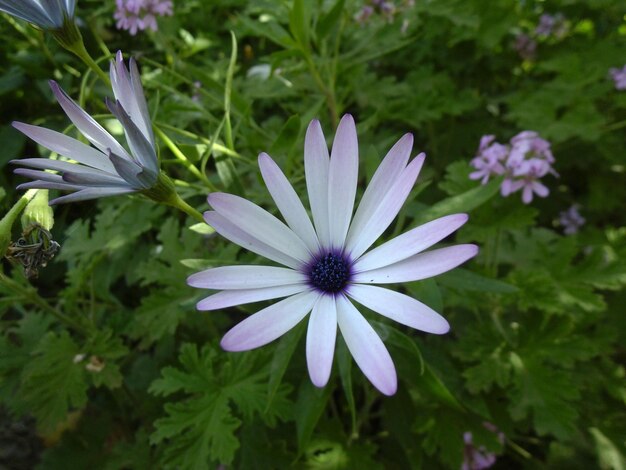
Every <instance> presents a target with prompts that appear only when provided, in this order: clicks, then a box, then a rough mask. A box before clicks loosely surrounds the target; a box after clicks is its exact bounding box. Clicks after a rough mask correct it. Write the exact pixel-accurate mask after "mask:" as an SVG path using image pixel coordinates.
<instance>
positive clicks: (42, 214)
mask: <svg viewBox="0 0 626 470" xmlns="http://www.w3.org/2000/svg"><path fill="white" fill-rule="evenodd" d="M32 225H40V226H41V227H43V228H44V229H46V230H50V229H52V226H53V225H54V212H53V210H52V207H50V206H49V205H48V190H47V189H40V190H39V191H37V194H36V195H35V197H34V198H33V199H32V200H31V201H30V202H29V203H28V205H27V206H26V209H24V212H23V213H22V229H23V230H26V229H28V228H29V227H30V226H32Z"/></svg>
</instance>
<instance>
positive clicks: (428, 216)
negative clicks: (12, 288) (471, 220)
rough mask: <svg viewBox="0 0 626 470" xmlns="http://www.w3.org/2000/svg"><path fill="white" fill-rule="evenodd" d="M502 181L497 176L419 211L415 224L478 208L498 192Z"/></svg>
mask: <svg viewBox="0 0 626 470" xmlns="http://www.w3.org/2000/svg"><path fill="white" fill-rule="evenodd" d="M501 181H502V179H501V178H496V179H493V180H491V181H490V182H489V183H487V184H484V185H480V186H478V187H476V188H473V189H470V190H469V191H466V192H464V193H462V194H459V195H457V196H452V197H449V198H447V199H444V200H443V201H440V202H438V203H436V204H435V205H433V206H431V207H430V208H427V209H424V210H423V211H422V212H421V213H419V214H418V215H417V216H416V218H415V221H414V224H417V225H419V224H421V223H424V222H428V221H430V220H434V219H437V218H439V217H443V216H444V215H448V214H456V213H459V212H469V211H471V210H473V209H476V208H477V207H479V206H481V205H482V204H484V203H486V202H487V201H489V200H490V199H491V198H492V197H493V196H495V195H496V194H497V193H498V191H499V189H500V183H501Z"/></svg>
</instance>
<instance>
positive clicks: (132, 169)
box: [12, 52, 159, 204]
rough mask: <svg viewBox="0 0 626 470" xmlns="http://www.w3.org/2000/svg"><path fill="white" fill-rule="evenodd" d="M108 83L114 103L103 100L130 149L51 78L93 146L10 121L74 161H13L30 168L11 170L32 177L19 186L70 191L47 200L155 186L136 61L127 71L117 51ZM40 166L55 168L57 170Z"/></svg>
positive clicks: (154, 159)
mask: <svg viewBox="0 0 626 470" xmlns="http://www.w3.org/2000/svg"><path fill="white" fill-rule="evenodd" d="M111 84H112V87H113V93H114V95H115V101H113V100H107V106H108V107H109V109H110V111H111V112H112V113H113V114H114V115H115V117H116V118H117V119H118V120H119V122H120V123H121V125H122V127H123V128H124V132H125V134H126V140H127V142H128V146H129V148H130V152H127V151H126V149H125V148H124V147H123V146H122V145H120V144H119V143H118V142H117V140H115V139H114V138H113V136H111V134H109V133H108V132H107V131H106V130H105V129H104V128H103V127H102V126H100V124H98V123H97V122H96V121H95V120H94V119H93V118H92V117H91V116H89V114H87V113H86V112H85V111H84V110H83V109H82V108H81V107H80V106H78V104H76V102H75V101H73V100H72V99H71V98H70V97H69V96H68V95H67V94H66V93H65V92H64V91H63V90H62V89H61V87H59V85H58V84H57V83H56V82H54V81H51V82H50V87H51V88H52V92H53V93H54V96H55V97H56V99H57V101H58V102H59V104H60V105H61V107H62V108H63V110H64V111H65V113H66V114H67V116H68V117H69V118H70V120H71V121H72V122H73V123H74V125H75V126H76V128H77V129H78V130H79V131H80V132H81V133H82V134H83V136H85V138H86V139H87V140H88V141H89V142H91V144H92V145H93V147H91V146H89V145H86V144H84V143H82V142H80V141H78V140H76V139H73V138H71V137H69V136H66V135H64V134H61V133H59V132H56V131H53V130H50V129H46V128H43V127H38V126H32V125H30V124H24V123H21V122H14V123H13V126H14V127H15V128H16V129H18V130H19V131H20V132H22V133H24V134H26V135H27V136H28V137H30V138H31V139H33V140H34V141H35V142H37V143H38V144H40V145H42V146H43V147H46V148H47V149H49V150H51V151H52V152H56V153H58V154H59V155H61V156H63V157H66V158H68V159H71V160H73V162H72V161H67V160H53V159H49V158H24V159H21V160H13V162H12V163H15V164H17V165H22V166H25V167H28V168H34V169H26V168H18V169H16V170H15V173H17V174H19V175H22V176H26V177H28V178H31V179H33V181H31V182H28V183H24V184H21V185H20V186H18V189H27V188H40V189H62V190H69V191H73V193H72V194H69V195H66V196H62V197H59V198H56V199H54V200H52V201H50V204H55V203H61V202H73V201H84V200H87V199H93V198H98V197H104V196H113V195H117V194H127V193H133V192H138V191H146V190H149V189H150V188H152V187H154V186H155V184H156V183H157V179H158V178H159V164H158V161H157V155H156V150H155V144H154V137H153V134H152V126H151V123H150V117H149V114H148V107H147V105H146V100H145V97H144V94H143V88H142V86H141V81H140V77H139V72H138V71H137V65H136V64H135V61H134V60H133V59H131V60H130V70H129V69H127V68H126V66H125V65H124V61H123V58H122V53H121V52H118V53H117V58H116V60H115V61H112V62H111ZM94 147H95V148H94ZM42 170H54V171H58V172H60V174H55V173H50V172H48V171H42Z"/></svg>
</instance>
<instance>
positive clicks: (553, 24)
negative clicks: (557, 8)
mask: <svg viewBox="0 0 626 470" xmlns="http://www.w3.org/2000/svg"><path fill="white" fill-rule="evenodd" d="M567 30H568V27H567V22H566V21H565V16H563V13H557V14H555V15H550V14H549V13H544V14H543V15H541V16H540V17H539V24H538V25H537V28H536V29H535V34H537V36H543V37H549V36H554V37H555V38H557V39H558V38H562V37H563V36H565V35H566V34H567Z"/></svg>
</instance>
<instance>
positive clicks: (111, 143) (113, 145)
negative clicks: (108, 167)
mask: <svg viewBox="0 0 626 470" xmlns="http://www.w3.org/2000/svg"><path fill="white" fill-rule="evenodd" d="M50 88H51V89H52V93H54V96H55V97H56V99H57V101H58V102H59V104H60V105H61V107H62V108H63V111H65V114H67V117H69V118H70V120H71V121H72V122H73V123H74V125H75V126H76V127H77V129H78V130H79V131H80V132H81V134H83V135H84V136H85V137H86V138H87V140H89V142H91V143H92V144H93V145H94V146H95V147H96V148H98V149H99V150H100V151H101V152H103V153H106V154H107V155H108V153H109V150H111V151H112V152H115V153H116V154H118V155H120V156H122V157H124V158H128V159H130V156H129V155H128V152H126V150H124V147H122V146H121V145H120V144H119V142H118V141H117V140H115V139H114V138H113V136H111V134H109V133H108V132H107V131H105V130H104V128H103V127H102V126H101V125H100V124H98V123H97V122H96V121H95V120H94V118H92V117H91V116H90V115H89V114H87V113H86V112H85V111H84V110H83V109H82V108H81V107H80V106H78V104H76V102H75V101H74V100H72V99H71V98H70V97H69V96H68V95H67V93H65V92H64V91H63V90H62V89H61V87H60V86H59V85H58V84H57V83H56V82H55V81H52V80H51V81H50Z"/></svg>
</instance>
